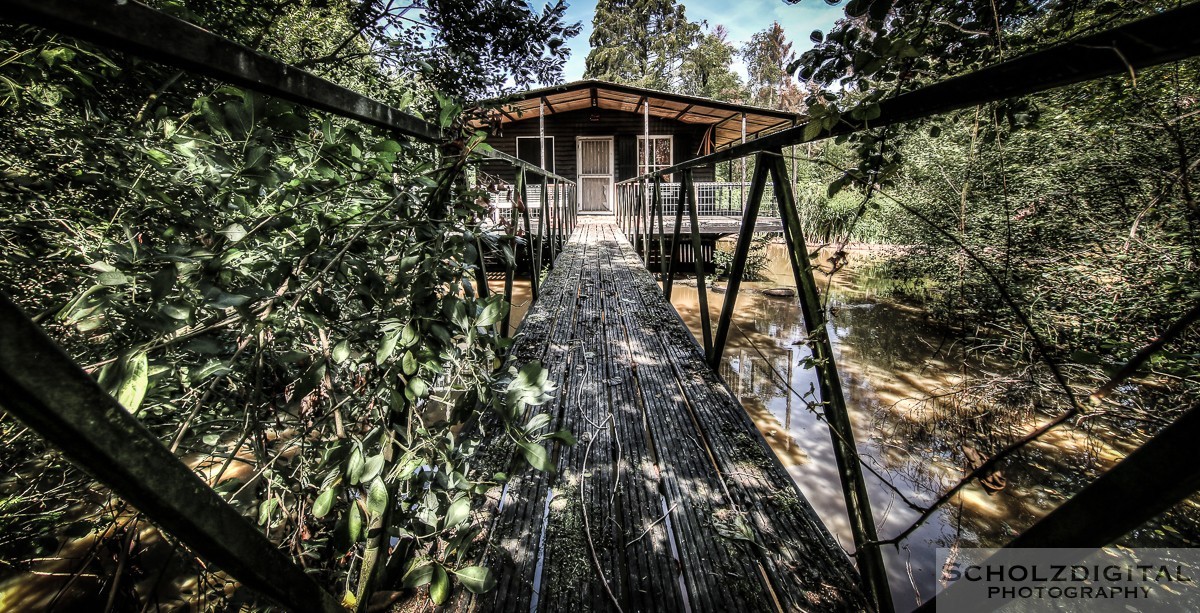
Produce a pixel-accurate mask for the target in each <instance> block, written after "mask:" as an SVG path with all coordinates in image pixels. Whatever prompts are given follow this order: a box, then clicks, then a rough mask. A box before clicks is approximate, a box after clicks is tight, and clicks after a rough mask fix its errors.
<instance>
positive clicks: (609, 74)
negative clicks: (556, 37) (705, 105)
mask: <svg viewBox="0 0 1200 613" xmlns="http://www.w3.org/2000/svg"><path fill="white" fill-rule="evenodd" d="M699 36H700V25H699V24H696V23H692V22H690V21H688V19H687V15H686V14H685V11H684V7H683V6H682V5H680V4H677V3H676V2H675V0H600V1H599V2H597V3H596V14H595V17H594V18H593V20H592V36H591V38H590V39H589V42H590V43H591V46H592V50H591V52H590V53H588V57H587V69H586V71H585V72H584V77H585V78H590V79H604V80H606V81H615V82H617V83H627V84H630V85H638V86H641V87H650V88H653V89H664V90H675V89H677V88H678V87H679V85H680V83H681V80H682V74H681V73H682V68H683V65H684V62H685V56H686V55H687V53H688V52H689V50H690V49H691V48H692V46H693V45H694V44H695V43H696V40H697V38H698V37H699Z"/></svg>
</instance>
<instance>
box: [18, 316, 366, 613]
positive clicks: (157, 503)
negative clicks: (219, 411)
mask: <svg viewBox="0 0 1200 613" xmlns="http://www.w3.org/2000/svg"><path fill="white" fill-rule="evenodd" d="M0 406H2V407H3V408H4V410H5V411H7V412H8V413H9V414H11V415H13V416H14V417H16V418H17V419H20V420H21V421H22V422H24V423H25V425H27V426H29V428H30V429H32V430H33V431H34V432H37V433H38V434H39V435H41V436H42V437H43V438H45V439H46V440H47V441H49V442H50V443H52V444H53V445H55V446H56V447H58V448H59V449H61V450H62V451H63V453H64V454H65V455H66V456H67V457H68V458H69V459H70V460H71V461H72V462H74V463H75V464H76V465H77V466H79V467H80V468H82V469H83V470H85V471H87V472H88V473H90V474H91V475H92V476H94V477H95V478H96V479H98V480H100V481H102V482H103V483H105V484H106V485H108V486H109V487H110V488H112V490H113V492H115V493H116V494H118V495H119V496H121V497H122V498H123V499H125V500H126V501H128V502H130V503H131V504H133V505H134V506H135V507H136V508H137V509H138V510H140V511H142V512H143V513H145V514H146V515H148V516H149V517H151V518H153V520H154V522H155V523H157V524H158V525H159V526H161V527H162V528H163V529H164V530H166V531H167V532H170V533H171V534H172V535H174V536H175V537H176V538H178V539H180V540H181V541H183V543H184V544H186V545H187V546H188V547H189V548H191V549H192V550H193V551H195V552H196V553H197V554H199V555H201V556H203V557H204V558H205V559H206V560H209V561H211V562H213V563H214V564H216V565H218V566H219V567H220V568H221V569H222V570H224V571H225V572H227V573H229V574H230V575H232V576H233V577H234V578H236V579H237V580H238V581H241V582H242V583H244V584H245V585H246V586H247V587H249V588H251V589H253V590H254V591H256V592H258V593H259V594H262V595H263V596H266V597H267V598H270V599H272V600H274V601H276V602H278V603H279V604H282V605H284V606H286V607H288V608H289V609H292V610H296V611H322V612H327V613H333V612H335V611H344V609H342V608H341V607H340V606H339V604H338V603H337V601H336V600H334V598H333V596H331V595H330V594H329V593H328V592H326V591H325V590H324V589H322V588H321V586H320V585H318V584H317V582H316V581H315V580H314V579H313V578H312V577H310V576H308V575H306V574H305V573H304V571H303V570H302V569H301V568H300V567H299V566H297V565H296V564H294V563H293V562H292V560H291V559H290V558H289V557H288V556H287V555H285V554H284V553H283V552H282V551H280V550H279V549H278V548H277V547H276V546H275V545H274V544H273V543H271V541H269V540H268V539H267V537H266V535H264V534H263V533H262V532H260V531H259V530H258V528H256V527H255V526H254V525H253V524H251V523H250V521H249V520H248V519H246V518H245V517H243V516H242V515H241V514H240V513H238V512H237V510H235V509H234V508H233V507H232V506H230V505H229V503H227V502H226V501H225V500H224V499H222V498H221V497H220V496H219V495H218V494H217V493H216V492H215V491H213V489H212V488H211V487H209V486H208V484H207V483H205V482H204V481H202V480H201V479H200V477H198V476H197V475H196V474H195V473H194V472H192V470H191V469H189V468H188V467H187V466H186V465H184V463H183V462H181V461H180V460H179V458H176V457H175V455H174V454H172V453H171V452H170V450H168V449H167V448H166V447H165V446H163V444H162V442H160V441H159V440H158V438H156V437H155V436H154V435H153V434H152V433H151V432H150V431H149V430H147V429H146V427H145V426H144V425H142V423H141V422H140V421H138V420H137V418H135V417H134V416H133V415H131V414H130V413H129V411H127V410H125V408H124V407H122V406H121V405H120V404H118V403H117V401H116V400H114V399H113V398H112V396H109V395H108V394H107V393H105V391H104V390H103V389H101V388H100V386H99V385H98V384H97V383H96V382H95V381H94V380H93V379H92V378H91V377H90V376H88V374H87V373H85V372H84V371H83V370H82V369H81V368H80V367H79V366H78V365H76V364H75V362H73V361H72V360H71V358H70V357H69V356H68V355H67V354H66V353H65V352H64V351H63V350H62V348H60V347H59V346H58V345H57V344H55V343H54V341H52V340H51V339H50V338H49V337H47V336H46V334H45V333H44V332H42V330H41V329H40V328H39V327H38V326H37V324H35V323H33V321H31V320H30V319H29V318H28V317H27V316H26V315H25V314H24V313H23V312H21V310H20V308H18V307H17V306H16V305H15V304H13V302H12V301H11V300H9V298H8V296H6V295H4V294H3V293H0Z"/></svg>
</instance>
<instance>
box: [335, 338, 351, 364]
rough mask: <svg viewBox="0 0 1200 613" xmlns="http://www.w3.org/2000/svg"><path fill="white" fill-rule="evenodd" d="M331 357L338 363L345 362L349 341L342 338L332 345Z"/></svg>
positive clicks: (348, 351)
mask: <svg viewBox="0 0 1200 613" xmlns="http://www.w3.org/2000/svg"><path fill="white" fill-rule="evenodd" d="M331 357H332V358H333V361H334V362H336V363H338V364H340V363H342V362H345V361H346V358H348V357H350V343H349V342H347V341H344V340H343V341H341V342H339V343H338V344H336V345H334V346H333V354H332V356H331Z"/></svg>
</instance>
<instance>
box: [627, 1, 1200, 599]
mask: <svg viewBox="0 0 1200 613" xmlns="http://www.w3.org/2000/svg"><path fill="white" fill-rule="evenodd" d="M1198 22H1200V4H1191V5H1187V6H1182V7H1177V8H1174V9H1170V10H1167V11H1163V12H1162V13H1160V14H1158V15H1155V16H1153V17H1148V18H1145V19H1141V20H1139V21H1135V22H1132V23H1129V24H1126V25H1123V26H1120V27H1116V28H1113V29H1110V30H1107V31H1103V32H1100V33H1097V34H1092V35H1089V36H1085V37H1081V38H1079V39H1076V40H1072V41H1069V42H1065V43H1062V44H1059V45H1056V46H1053V47H1050V48H1047V49H1044V50H1042V51H1037V52H1034V53H1030V54H1027V55H1024V56H1021V57H1017V58H1014V59H1011V60H1008V61H1005V62H1002V63H999V64H996V65H993V66H990V67H987V68H983V69H980V70H977V71H975V72H972V73H969V74H966V75H962V76H959V77H955V78H951V79H948V80H945V81H942V82H939V83H936V84H933V85H929V86H926V87H923V88H920V89H917V90H914V91H911V92H908V93H905V94H901V95H899V96H896V97H895V98H890V99H887V100H884V101H882V102H880V103H879V115H878V117H877V118H876V119H874V120H871V121H857V120H852V119H850V118H848V117H843V118H842V119H841V120H839V122H838V123H837V124H835V125H833V126H832V127H828V128H827V127H822V128H821V129H815V128H814V127H813V126H810V125H809V124H807V123H806V124H801V125H797V126H795V127H792V128H788V129H786V130H782V131H780V132H777V133H775V134H772V135H769V136H765V137H762V138H759V139H756V140H754V141H751V142H748V143H743V144H739V145H735V146H733V147H730V148H728V149H724V150H722V151H718V152H716V153H712V154H710V155H705V156H702V157H698V158H694V159H691V160H687V161H684V162H682V163H679V164H675V165H674V166H671V167H669V168H665V169H662V170H658V171H655V172H652V173H648V174H645V175H642V176H639V177H636V178H634V179H630V180H628V181H624V182H622V183H621V186H622V187H623V188H624V192H623V193H624V195H623V196H622V197H620V198H618V203H617V207H616V211H615V212H616V215H617V217H618V221H619V223H620V225H621V228H622V229H623V230H624V231H625V232H626V234H628V235H630V237H631V239H632V240H633V242H634V243H635V244H640V245H643V246H644V247H643V250H644V254H645V256H646V262H647V263H649V261H650V249H649V246H650V245H651V242H652V241H656V242H657V243H658V252H659V253H660V254H670V257H660V258H659V260H660V266H661V270H660V274H661V275H662V280H663V292H664V294H665V295H666V297H667V299H668V300H669V299H670V296H671V287H672V282H673V281H674V278H675V273H676V268H677V264H678V260H679V258H678V249H677V246H678V245H679V244H680V243H679V239H680V237H681V231H682V227H683V215H684V211H685V210H686V211H687V214H688V216H689V218H690V222H691V224H690V225H691V233H690V234H691V241H692V244H693V249H694V251H695V252H697V253H698V252H699V250H700V245H699V242H700V230H701V229H700V225H699V221H698V218H699V215H700V213H699V209H700V203H701V201H702V200H701V195H700V191H699V189H698V184H697V183H696V182H695V181H694V179H693V171H694V170H695V169H696V168H699V167H701V166H708V165H712V164H716V163H718V162H727V161H731V160H737V159H741V158H745V157H748V156H753V157H754V161H755V164H754V176H753V179H752V180H751V182H750V185H749V189H748V190H747V191H748V195H747V198H746V200H745V203H744V207H743V209H742V210H741V211H740V214H741V219H742V221H741V227H740V232H739V235H738V240H737V244H736V246H735V247H734V254H733V264H732V266H731V270H730V275H729V281H728V284H727V286H726V290H725V292H726V293H725V300H724V304H723V306H722V308H721V311H720V316H719V319H718V322H717V326H716V330H715V332H713V331H712V324H711V321H710V315H709V310H708V303H707V293H706V288H705V279H704V271H703V268H702V266H701V265H700V264H699V263H697V264H696V271H695V273H696V277H697V292H698V299H699V307H700V308H699V310H700V320H701V330H702V334H701V336H702V343H703V348H704V351H705V354H706V356H707V359H708V362H709V365H710V366H711V367H712V368H714V369H717V368H718V367H719V366H720V363H721V357H722V355H723V353H724V348H725V345H726V342H727V340H728V336H729V331H730V324H731V321H732V316H733V313H734V307H735V305H736V301H737V295H738V290H739V288H740V285H741V282H742V277H743V275H744V273H745V268H746V260H747V256H748V254H749V250H750V242H751V239H752V238H753V234H754V229H755V225H756V222H757V220H758V217H759V215H760V213H761V212H762V210H763V209H762V205H763V200H764V195H765V194H766V193H768V191H769V190H771V189H772V188H773V191H774V196H775V201H776V204H777V206H778V211H779V215H780V217H781V221H782V225H783V235H784V240H785V242H786V243H787V250H788V254H789V259H790V264H791V269H792V273H793V275H794V277H795V282H796V287H797V288H798V290H799V292H798V293H799V295H800V300H799V302H800V308H801V312H802V314H803V318H804V323H805V327H806V329H807V332H808V343H809V345H810V347H811V349H812V355H813V358H814V361H815V363H816V365H817V366H816V368H817V374H818V381H819V383H820V393H821V399H822V400H823V408H824V415H825V418H826V420H827V422H828V423H829V428H830V436H831V438H832V440H833V447H834V455H835V458H836V460H837V465H838V473H839V478H840V480H841V485H842V493H843V495H844V497H845V499H846V506H847V513H848V515H849V519H850V527H851V531H852V533H853V536H854V543H855V548H856V550H857V553H856V558H857V561H858V567H859V571H860V573H861V574H862V576H863V579H864V583H865V588H866V591H867V593H868V594H869V595H870V596H871V597H872V598H873V599H874V602H875V604H876V606H877V607H878V608H879V609H881V610H891V609H892V608H893V607H892V602H891V594H890V591H889V588H888V580H887V571H886V568H885V567H884V563H883V556H882V552H881V543H880V541H879V537H878V535H877V531H876V527H875V522H874V518H873V515H872V512H871V506H870V500H869V498H868V496H867V490H866V485H865V481H864V480H863V474H862V469H861V467H860V466H859V461H858V456H857V451H856V448H855V438H854V431H853V428H852V427H851V422H850V417H849V413H848V411H847V409H846V401H845V395H844V393H843V391H842V387H841V382H840V379H839V376H838V371H837V366H836V364H835V363H834V360H833V348H832V345H831V342H830V339H829V335H828V334H827V331H826V327H827V326H826V323H827V322H826V320H825V311H824V309H823V308H821V300H820V295H819V291H818V287H817V284H816V281H815V279H814V277H813V273H812V269H813V267H812V265H811V263H810V261H809V259H808V257H807V249H806V247H805V236H804V232H803V226H802V224H801V220H800V217H799V213H798V208H797V203H796V199H795V194H794V193H793V192H792V186H791V183H790V181H789V175H788V169H787V165H786V164H785V162H784V156H783V148H784V147H788V146H793V145H799V144H803V143H807V142H813V141H818V140H824V139H827V138H830V137H834V136H839V135H843V134H850V133H854V132H859V131H863V130H867V129H870V128H879V127H885V126H891V125H896V124H902V123H906V122H911V121H914V120H917V119H922V118H926V117H932V116H935V115H939V114H943V113H946V112H949V111H954V110H958V109H962V108H968V107H971V106H974V105H978V104H984V103H989V102H995V101H998V100H1004V99H1007V98H1012V97H1016V96H1023V95H1029V94H1034V93H1038V92H1043V91H1046V90H1049V89H1052V88H1056V87H1062V86H1066V85H1071V84H1077V83H1082V82H1086V81H1091V80H1094V79H1098V78H1101V77H1105V76H1111V75H1115V74H1128V73H1133V72H1134V71H1136V70H1138V69H1141V68H1144V67H1149V66H1155V65H1159V64H1164V63H1167V62H1171V61H1176V60H1181V59H1186V58H1190V57H1194V56H1197V55H1200V28H1195V27H1194V24H1195V23H1198ZM667 178H671V179H675V178H681V182H679V183H664V181H665V180H666V179H667ZM667 202H675V203H678V205H677V206H676V207H675V208H674V211H673V212H674V227H673V231H667V230H666V227H665V223H664V218H665V217H666V214H667V213H666V211H667V207H666V204H665V203H667ZM1138 358H1139V356H1135V358H1134V359H1138ZM1047 359H1048V358H1047ZM1142 359H1144V357H1143V358H1142ZM1131 363H1132V360H1131ZM1195 415H1200V412H1197V410H1195V409H1193V410H1192V411H1191V412H1189V413H1187V414H1185V415H1184V416H1183V417H1181V418H1180V419H1179V420H1177V422H1176V423H1175V424H1173V425H1172V426H1170V427H1169V428H1168V429H1167V430H1164V431H1163V432H1162V433H1160V434H1159V435H1157V436H1155V437H1154V438H1152V439H1150V440H1149V441H1147V442H1146V443H1145V444H1144V445H1143V446H1142V447H1141V448H1139V449H1138V451H1136V452H1135V453H1133V454H1131V455H1130V456H1129V457H1127V458H1126V459H1125V460H1123V461H1122V462H1121V463H1120V464H1118V465H1117V466H1116V467H1115V468H1113V469H1112V470H1111V471H1109V473H1106V474H1105V475H1103V476H1101V477H1100V478H1099V479H1097V480H1096V481H1095V482H1093V483H1092V484H1091V485H1089V486H1088V487H1087V488H1086V489H1085V490H1084V491H1083V492H1081V493H1080V494H1079V495H1078V496H1077V497H1076V498H1079V499H1080V500H1078V501H1077V500H1076V498H1072V499H1070V500H1068V501H1067V502H1065V503H1063V505H1061V506H1060V507H1059V509H1058V510H1056V511H1054V512H1051V513H1050V515H1048V516H1047V517H1045V518H1044V519H1043V520H1042V521H1040V522H1038V523H1037V524H1035V525H1034V526H1033V527H1032V528H1030V529H1029V530H1028V531H1026V533H1027V534H1028V535H1030V536H1028V537H1018V539H1017V540H1015V541H1014V545H1015V546H1022V547H1077V548H1093V549H1094V548H1098V547H1101V546H1104V545H1106V544H1108V543H1111V542H1112V541H1113V540H1115V539H1117V538H1119V537H1120V536H1121V535H1123V534H1125V533H1127V532H1128V531H1130V530H1132V529H1134V528H1136V527H1138V526H1140V525H1142V524H1143V523H1145V522H1146V521H1149V520H1150V519H1152V518H1154V517H1155V516H1156V515H1157V514H1158V513H1160V512H1161V511H1162V510H1164V509H1166V508H1168V507H1169V506H1171V505H1173V504H1176V503H1178V502H1180V501H1182V500H1183V499H1184V498H1185V497H1187V496H1189V495H1191V494H1192V493H1194V492H1195V491H1196V489H1197V487H1198V486H1200V461H1198V460H1200V452H1198V451H1196V446H1195V445H1190V446H1189V445H1187V443H1186V442H1180V441H1182V440H1185V438H1184V437H1188V438H1190V439H1195V438H1196V437H1197V436H1200V417H1194V416H1195ZM1179 446H1184V447H1188V450H1185V451H1180V450H1178V449H1176V448H1177V447H1179ZM1163 458H1173V459H1172V460H1171V461H1170V464H1169V465H1171V466H1175V467H1176V468H1177V469H1178V471H1177V472H1176V473H1175V474H1174V475H1173V477H1172V478H1171V479H1169V481H1170V484H1169V486H1167V485H1163V486H1161V487H1156V486H1153V485H1151V482H1154V483H1158V482H1159V481H1162V479H1147V480H1146V481H1145V483H1146V487H1144V488H1143V487H1140V486H1138V487H1136V489H1137V493H1136V495H1134V492H1132V491H1130V490H1131V488H1134V487H1135V486H1136V485H1137V483H1138V479H1139V477H1137V475H1142V474H1146V475H1154V476H1158V475H1161V474H1163V473H1162V471H1161V466H1162V465H1164V464H1158V462H1162V461H1163ZM1131 475H1132V476H1131ZM1085 494H1086V500H1087V501H1088V504H1083V502H1082V499H1083V498H1084V497H1085ZM1131 496H1134V497H1133V498H1131ZM1138 496H1142V497H1143V498H1138ZM1131 499H1137V500H1139V503H1138V504H1135V505H1130V504H1127V502H1128V501H1129V500H1131ZM1122 501H1125V502H1126V504H1121V503H1122ZM1108 505H1112V506H1113V507H1114V508H1115V507H1117V506H1120V508H1121V509H1122V511H1123V512H1122V513H1116V514H1114V513H1096V512H1094V509H1095V508H1107V507H1108ZM998 555H999V554H998ZM950 589H953V588H950ZM935 601H936V599H930V600H928V601H926V603H925V604H924V605H923V607H922V609H921V610H923V611H924V610H929V611H932V610H933V609H934V607H935Z"/></svg>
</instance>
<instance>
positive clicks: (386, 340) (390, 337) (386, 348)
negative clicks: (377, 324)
mask: <svg viewBox="0 0 1200 613" xmlns="http://www.w3.org/2000/svg"><path fill="white" fill-rule="evenodd" d="M399 340H400V335H399V334H397V333H395V332H388V333H387V335H385V336H384V337H383V342H382V343H380V344H379V351H376V352H375V364H376V365H377V366H381V365H383V363H384V362H386V361H387V359H388V358H390V357H391V356H392V352H393V351H395V350H396V342H397V341H399Z"/></svg>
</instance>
